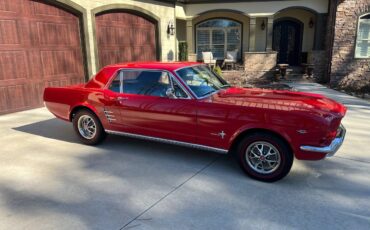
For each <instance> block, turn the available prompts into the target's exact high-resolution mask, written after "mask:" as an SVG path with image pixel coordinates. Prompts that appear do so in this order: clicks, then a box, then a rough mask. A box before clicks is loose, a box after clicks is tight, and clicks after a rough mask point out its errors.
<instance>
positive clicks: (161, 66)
mask: <svg viewBox="0 0 370 230" xmlns="http://www.w3.org/2000/svg"><path fill="white" fill-rule="evenodd" d="M194 65H202V63H198V62H129V63H121V64H114V65H108V66H106V67H104V68H102V69H101V70H100V71H99V72H98V73H97V74H96V75H95V76H94V77H92V79H90V81H89V82H88V83H86V85H85V88H104V87H105V85H106V84H107V83H108V82H109V80H110V78H111V77H112V76H113V74H114V73H115V72H116V71H117V70H119V69H125V68H127V69H148V70H166V71H172V72H173V71H175V70H177V69H180V68H184V67H189V66H194Z"/></svg>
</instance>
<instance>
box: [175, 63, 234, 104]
mask: <svg viewBox="0 0 370 230" xmlns="http://www.w3.org/2000/svg"><path fill="white" fill-rule="evenodd" d="M176 73H177V75H178V76H179V77H180V78H181V79H182V80H183V81H184V82H185V83H186V84H187V85H188V86H189V88H190V89H191V90H192V91H193V92H194V93H195V95H196V96H197V97H204V96H206V95H208V94H211V93H213V92H216V91H217V90H219V89H222V88H225V87H228V86H229V85H228V84H227V82H226V81H225V80H224V79H222V78H221V77H220V76H218V75H216V74H215V73H213V72H212V71H211V70H210V69H209V68H208V67H207V66H205V65H198V66H192V67H188V68H183V69H180V70H178V71H176Z"/></svg>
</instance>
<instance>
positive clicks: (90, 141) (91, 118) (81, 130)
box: [73, 110, 106, 145]
mask: <svg viewBox="0 0 370 230" xmlns="http://www.w3.org/2000/svg"><path fill="white" fill-rule="evenodd" d="M73 128H74V130H75V132H76V133H77V135H78V137H79V138H80V140H81V141H82V142H83V143H84V144H87V145H96V144H99V143H100V142H102V141H103V140H104V138H105V137H106V133H105V131H104V128H103V126H102V125H101V123H100V121H99V119H98V117H97V116H96V115H95V114H94V113H92V112H91V111H89V110H79V111H78V112H77V113H76V115H75V116H74V118H73Z"/></svg>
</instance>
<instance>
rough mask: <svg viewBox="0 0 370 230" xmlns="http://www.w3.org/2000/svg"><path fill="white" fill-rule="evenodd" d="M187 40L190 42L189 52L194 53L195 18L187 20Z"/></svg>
mask: <svg viewBox="0 0 370 230" xmlns="http://www.w3.org/2000/svg"><path fill="white" fill-rule="evenodd" d="M186 42H187V43H188V54H189V55H190V54H194V53H195V50H194V27H193V20H192V19H187V20H186Z"/></svg>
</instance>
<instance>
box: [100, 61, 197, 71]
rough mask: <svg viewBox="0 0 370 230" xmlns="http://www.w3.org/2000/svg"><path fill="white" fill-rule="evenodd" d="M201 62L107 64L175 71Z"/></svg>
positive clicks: (120, 66) (114, 66)
mask: <svg viewBox="0 0 370 230" xmlns="http://www.w3.org/2000/svg"><path fill="white" fill-rule="evenodd" d="M200 64H202V63H199V62H128V63H119V64H114V65H109V66H107V68H109V67H113V68H130V69H160V70H168V71H175V70H177V69H180V68H184V67H188V66H193V65H200Z"/></svg>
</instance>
